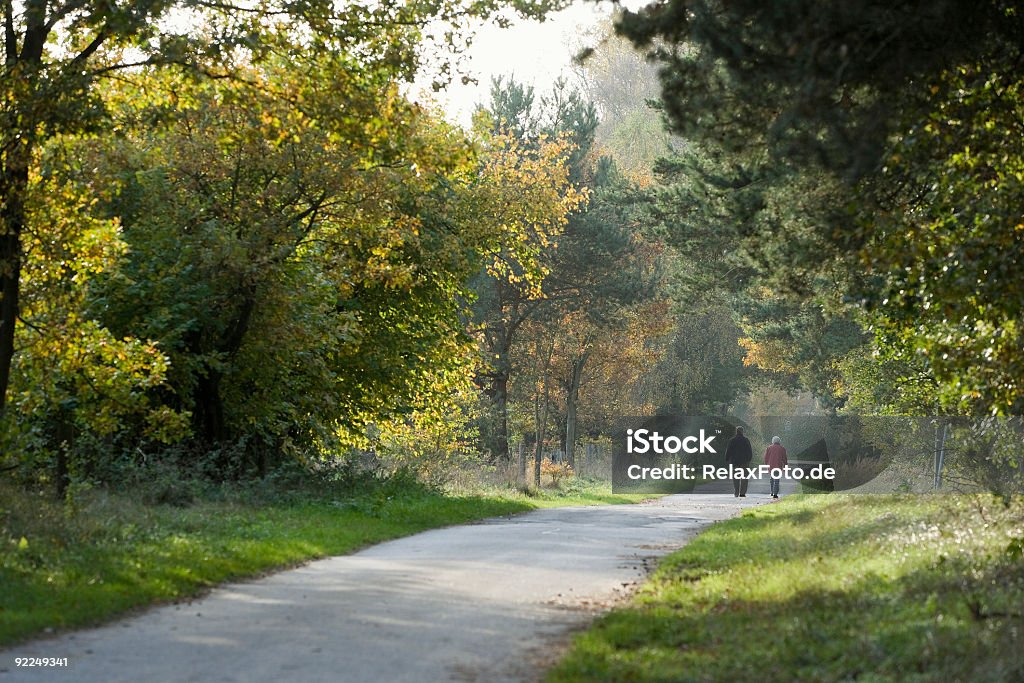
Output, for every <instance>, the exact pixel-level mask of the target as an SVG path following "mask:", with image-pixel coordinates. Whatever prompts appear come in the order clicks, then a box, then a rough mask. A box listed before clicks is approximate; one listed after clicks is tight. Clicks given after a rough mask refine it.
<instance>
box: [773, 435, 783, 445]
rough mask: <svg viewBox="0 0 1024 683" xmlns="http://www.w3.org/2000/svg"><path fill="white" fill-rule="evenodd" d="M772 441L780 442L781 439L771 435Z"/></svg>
mask: <svg viewBox="0 0 1024 683" xmlns="http://www.w3.org/2000/svg"><path fill="white" fill-rule="evenodd" d="M772 443H782V439H780V438H779V437H777V436H773V437H772Z"/></svg>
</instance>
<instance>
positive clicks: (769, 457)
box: [764, 443, 789, 467]
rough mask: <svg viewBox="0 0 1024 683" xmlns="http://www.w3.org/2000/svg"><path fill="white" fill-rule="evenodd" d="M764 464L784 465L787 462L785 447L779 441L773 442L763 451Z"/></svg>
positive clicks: (769, 465)
mask: <svg viewBox="0 0 1024 683" xmlns="http://www.w3.org/2000/svg"><path fill="white" fill-rule="evenodd" d="M764 464H765V465H768V467H785V466H786V465H788V464H789V458H787V457H786V448H785V447H784V446H783V445H782V444H781V443H773V444H772V445H771V446H769V447H768V449H767V450H766V451H765V452H764Z"/></svg>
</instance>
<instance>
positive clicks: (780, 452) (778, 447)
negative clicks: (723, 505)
mask: <svg viewBox="0 0 1024 683" xmlns="http://www.w3.org/2000/svg"><path fill="white" fill-rule="evenodd" d="M753 459H754V450H753V449H752V448H751V447H750V439H748V438H747V437H745V436H744V435H743V427H736V435H735V436H734V437H732V438H731V439H729V445H728V446H726V448H725V464H726V465H734V466H735V467H736V468H737V469H735V470H734V476H733V478H732V487H733V491H734V493H733V495H734V496H736V497H738V498H746V496H747V475H746V469H745V468H746V467H748V466H749V465H750V461H751V460H753ZM764 464H765V465H767V466H768V467H769V469H776V468H778V469H781V468H783V467H785V466H786V465H788V464H789V459H788V458H787V457H786V448H785V447H784V446H783V445H782V439H780V438H779V437H777V436H773V437H772V443H771V445H770V446H768V448H767V449H765V452H764ZM768 481H769V484H770V487H771V492H772V498H778V497H779V485H780V483H781V480H780V478H779V477H770V478H769V480H768Z"/></svg>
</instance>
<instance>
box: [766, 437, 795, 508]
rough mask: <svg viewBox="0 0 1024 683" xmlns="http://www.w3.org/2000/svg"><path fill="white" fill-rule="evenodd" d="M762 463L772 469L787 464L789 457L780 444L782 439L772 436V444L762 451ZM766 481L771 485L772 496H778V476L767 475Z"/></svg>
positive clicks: (779, 481)
mask: <svg viewBox="0 0 1024 683" xmlns="http://www.w3.org/2000/svg"><path fill="white" fill-rule="evenodd" d="M764 464H765V465H768V467H770V468H772V469H775V468H779V469H781V468H783V467H785V466H786V465H788V464H789V458H787V457H786V447H785V446H783V445H782V439H780V438H779V437H777V436H773V437H772V445H771V446H769V447H768V448H767V449H766V450H765V452H764ZM768 483H769V485H770V486H771V491H772V498H778V497H779V484H780V483H781V480H780V478H778V477H769V478H768Z"/></svg>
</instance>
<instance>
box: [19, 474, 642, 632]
mask: <svg viewBox="0 0 1024 683" xmlns="http://www.w3.org/2000/svg"><path fill="white" fill-rule="evenodd" d="M362 484H363V485H362V486H359V487H349V488H348V489H344V490H338V491H335V492H334V495H321V496H319V497H312V498H311V497H299V498H297V499H296V498H291V499H287V500H278V501H276V502H275V501H270V502H268V501H256V502H254V501H252V500H249V501H248V502H244V501H243V500H234V501H229V500H220V501H200V502H195V503H193V504H191V505H189V506H187V507H173V506H170V505H144V504H142V503H139V502H135V501H134V500H133V499H132V498H131V497H129V496H127V495H113V494H111V493H107V492H102V491H91V492H88V493H85V494H82V495H81V496H80V497H79V498H78V499H76V502H75V504H74V505H70V506H69V505H64V504H58V503H54V502H53V501H51V500H50V499H49V498H47V497H45V496H40V495H37V494H32V493H27V492H25V491H23V490H20V489H17V488H15V487H13V486H9V485H0V646H3V645H9V644H12V643H15V642H18V641H21V640H24V639H26V638H29V637H32V636H37V635H41V634H45V633H49V632H53V631H58V630H61V629H66V628H70V627H77V626H85V625H90V624H96V623H99V622H102V621H104V620H108V619H110V618H112V617H114V616H117V615H119V614H123V613H124V612H126V611H129V610H131V609H133V608H137V607H141V606H146V605H150V604H154V603H159V602H165V601H171V600H176V599H180V598H187V597H191V596H195V595H198V594H200V593H202V592H203V591H204V590H205V589H207V588H209V587H210V586H213V585H215V584H217V583H221V582H224V581H228V580H232V579H239V578H245V577H251V576H255V575H259V574H261V573H264V572H267V571H270V570H273V569H279V568H282V567H287V566H290V565H295V564H298V563H301V562H304V561H307V560H311V559H315V558H319V557H326V556H330V555H341V554H345V553H349V552H352V551H354V550H356V549H359V548H361V547H364V546H367V545H371V544H373V543H378V542H380V541H385V540H388V539H393V538H398V537H400V536H406V535H409V534H413V533H416V532H419V531H423V530H426V529H431V528H436V527H442V526H448V525H452V524H461V523H465V522H471V521H474V520H479V519H482V518H486V517H494V516H499V515H508V514H514V513H520V512H524V511H527V510H532V509H535V508H539V507H555V506H565V505H592V504H601V503H626V502H634V501H636V500H639V499H640V498H641V497H639V496H612V495H611V494H610V493H609V492H608V491H609V487H608V485H601V484H597V483H594V482H566V483H565V484H564V485H563V490H560V491H559V490H545V489H542V490H539V491H531V492H530V494H529V495H527V494H524V493H519V492H510V491H508V490H505V491H499V490H495V491H493V492H488V493H487V494H485V495H459V496H450V495H443V494H440V493H438V492H436V491H432V490H429V489H424V488H422V487H419V486H417V485H415V484H414V483H409V482H406V483H404V484H401V483H400V484H399V485H397V486H396V485H394V484H393V483H389V482H387V481H384V482H380V481H378V482H366V481H364V482H362Z"/></svg>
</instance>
